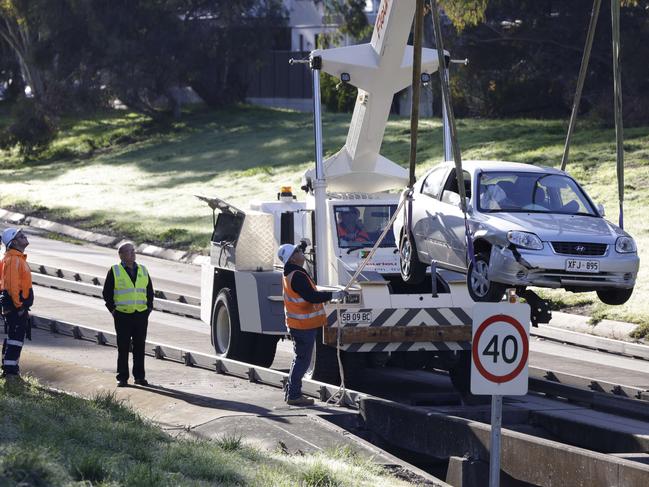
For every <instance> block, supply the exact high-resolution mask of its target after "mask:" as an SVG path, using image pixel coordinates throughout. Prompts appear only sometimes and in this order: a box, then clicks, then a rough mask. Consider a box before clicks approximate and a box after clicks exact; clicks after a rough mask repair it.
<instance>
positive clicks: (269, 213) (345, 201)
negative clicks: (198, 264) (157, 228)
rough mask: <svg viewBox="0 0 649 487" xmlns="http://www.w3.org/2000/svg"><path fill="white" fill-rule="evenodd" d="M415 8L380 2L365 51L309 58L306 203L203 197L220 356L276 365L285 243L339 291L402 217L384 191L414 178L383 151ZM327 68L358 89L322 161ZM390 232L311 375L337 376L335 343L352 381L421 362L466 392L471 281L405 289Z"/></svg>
mask: <svg viewBox="0 0 649 487" xmlns="http://www.w3.org/2000/svg"><path fill="white" fill-rule="evenodd" d="M415 5H416V0H399V1H394V0H382V2H381V5H380V8H379V13H378V15H377V18H376V22H375V26H374V31H373V35H372V38H371V41H370V42H369V43H367V44H360V45H355V46H348V47H340V48H334V49H326V50H320V49H318V50H315V51H313V52H312V53H311V56H310V67H311V69H312V74H313V87H314V90H313V91H314V125H315V147H316V166H315V168H314V169H311V170H308V171H307V172H306V173H305V174H304V177H303V189H304V190H305V191H306V198H305V201H304V202H301V201H297V200H296V199H295V198H294V196H293V194H292V192H291V190H290V189H289V188H283V190H282V192H280V193H279V194H278V200H277V201H270V202H251V204H250V208H249V209H247V210H241V209H239V208H236V207H234V206H232V205H230V204H229V203H227V202H225V201H223V200H220V199H218V198H203V199H204V200H205V201H206V202H207V203H208V204H209V206H210V207H211V208H212V210H213V212H214V214H213V217H214V218H213V223H214V231H213V234H212V238H211V248H210V262H209V263H207V264H204V265H203V268H202V277H201V319H202V320H203V321H204V322H205V323H207V324H209V325H210V327H211V336H212V342H213V344H214V347H215V350H216V352H217V354H219V355H221V356H225V357H227V358H232V359H236V360H241V361H246V362H251V363H255V364H257V365H261V366H266V367H267V366H270V365H271V363H272V362H273V359H274V356H275V350H276V345H277V342H278V340H279V338H280V337H283V336H284V335H285V334H286V327H285V321H284V310H283V298H282V284H281V276H282V270H281V265H280V263H279V261H278V260H277V257H276V251H277V248H278V246H279V245H281V244H283V243H299V242H300V241H301V240H302V239H304V240H303V242H304V245H305V246H309V249H308V251H307V255H308V256H310V259H309V260H310V264H311V265H310V270H311V272H312V273H313V275H314V277H315V279H316V282H317V284H318V287H320V288H323V289H330V290H335V289H341V288H342V287H344V286H346V285H348V284H349V283H350V279H351V276H352V275H353V274H354V273H355V271H356V270H357V269H358V267H359V265H361V262H362V261H363V259H365V257H367V255H368V253H369V251H370V249H372V247H373V246H374V244H375V243H376V241H377V238H378V237H379V235H380V234H382V233H383V230H385V227H386V226H387V225H388V223H389V221H390V218H391V216H392V214H393V213H394V212H395V211H396V209H397V205H398V203H399V193H395V192H389V190H391V189H394V188H403V187H404V186H405V185H406V184H407V182H408V172H407V170H406V169H404V168H402V167H401V166H399V165H398V164H396V163H394V162H392V161H390V160H389V159H387V158H386V157H384V156H382V155H381V154H380V152H379V151H380V147H381V142H382V140H383V135H384V131H385V126H386V123H387V120H388V116H389V111H390V105H391V102H392V99H393V96H394V94H395V93H397V92H398V91H400V90H402V89H404V88H406V87H408V86H409V85H410V84H411V82H412V70H413V48H412V46H408V45H407V41H408V36H409V33H410V30H411V25H412V22H413V17H414V13H415ZM421 59H422V61H421V71H422V73H424V74H426V75H428V76H430V74H431V73H434V72H435V71H437V68H438V52H437V51H436V50H433V49H423V50H422V57H421ZM321 71H324V72H326V73H328V74H330V75H333V76H335V77H338V78H340V79H341V81H342V82H345V83H349V84H351V85H353V86H355V87H357V88H358V96H357V99H356V104H355V108H354V112H353V115H352V119H351V124H350V128H349V133H348V136H347V140H346V143H345V145H344V146H343V147H342V148H341V149H340V150H339V151H338V152H337V153H336V154H335V155H333V156H331V157H330V158H328V159H326V160H324V161H323V156H322V128H321V107H320V83H319V79H320V72H321ZM217 211H218V212H219V214H218V215H216V212H217ZM350 215H351V216H350ZM345 219H347V220H348V221H351V220H353V223H354V224H356V225H358V224H359V222H360V221H362V226H359V228H362V238H361V239H360V240H359V239H358V238H356V239H351V240H350V239H347V238H345V236H346V235H344V234H343V233H344V232H341V230H340V227H341V225H343V220H345ZM391 234H392V232H387V235H388V236H387V238H386V239H385V240H383V241H382V242H381V244H380V246H379V247H378V248H377V249H376V251H375V253H374V254H373V255H372V256H371V259H369V260H368V262H367V263H366V264H365V267H364V269H363V271H362V272H361V273H360V275H359V276H358V278H357V282H355V283H353V286H352V287H351V289H350V294H349V296H348V297H347V298H346V300H345V302H344V303H340V304H339V305H338V306H339V309H336V307H335V305H331V304H328V305H326V306H325V310H326V312H327V315H328V325H329V326H328V327H326V328H324V329H323V331H322V336H321V339H320V340H318V343H317V346H316V349H315V351H314V354H313V360H312V364H311V367H310V369H309V371H308V372H307V375H308V376H310V377H311V378H313V379H316V380H321V381H325V382H329V381H333V382H335V381H337V380H339V378H338V365H337V363H336V355H335V354H336V347H340V349H341V350H342V359H343V363H344V364H345V374H346V375H347V376H348V377H349V375H352V374H353V373H354V372H358V371H360V370H362V368H363V366H364V365H365V364H366V363H368V359H370V358H371V359H372V360H371V362H373V363H377V362H379V363H385V361H386V360H387V359H396V360H397V361H399V362H401V363H403V362H404V361H405V362H412V361H414V362H419V361H421V360H422V359H423V360H424V361H425V362H427V363H428V364H429V365H432V366H435V367H442V368H447V369H449V370H450V371H451V378H452V379H453V380H454V383H455V384H456V387H458V388H460V389H463V390H464V391H466V390H468V363H469V362H468V353H467V351H468V350H470V340H471V313H472V307H473V301H472V300H471V298H470V296H469V294H468V292H467V289H466V286H465V280H464V277H463V276H461V275H455V274H453V273H450V272H447V271H434V272H433V273H432V275H431V277H430V279H427V280H426V281H425V282H424V283H423V284H421V285H419V286H417V287H413V286H408V285H405V284H404V283H403V282H402V281H401V277H400V272H399V256H398V249H397V246H396V244H395V242H394V240H393V237H392V235H391ZM390 239H392V240H390ZM339 318H340V319H339ZM339 328H340V329H339ZM415 358H416V359H415ZM413 359H415V360H413Z"/></svg>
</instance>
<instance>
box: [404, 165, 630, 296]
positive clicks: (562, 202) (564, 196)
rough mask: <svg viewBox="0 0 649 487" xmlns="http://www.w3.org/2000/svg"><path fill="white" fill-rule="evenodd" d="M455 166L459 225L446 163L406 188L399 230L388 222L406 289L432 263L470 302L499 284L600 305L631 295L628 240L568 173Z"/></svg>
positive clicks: (495, 292)
mask: <svg viewBox="0 0 649 487" xmlns="http://www.w3.org/2000/svg"><path fill="white" fill-rule="evenodd" d="M463 168H464V171H463V176H464V181H465V182H464V184H465V189H466V196H467V208H468V211H467V220H466V222H465V218H464V213H463V212H462V210H461V207H460V195H459V190H458V180H457V177H456V173H455V167H454V165H453V163H451V162H446V163H443V164H440V165H438V166H436V167H434V168H433V169H431V170H430V171H428V172H427V173H426V174H425V175H424V177H422V178H421V179H420V180H419V181H418V182H417V183H416V184H415V186H414V188H413V195H412V198H413V199H412V205H410V208H411V209H410V210H409V212H410V215H411V218H410V223H409V225H407V226H406V225H404V221H405V211H404V212H401V214H400V215H398V217H397V219H396V220H395V223H394V227H393V230H394V235H395V238H396V241H397V242H399V255H400V264H401V276H402V279H403V280H404V281H405V282H406V283H409V284H416V283H419V282H421V281H422V280H423V279H424V277H425V273H426V268H427V266H429V265H431V263H432V262H435V263H436V265H437V266H438V267H441V268H445V269H448V270H452V271H457V272H462V273H465V274H467V276H468V277H467V285H468V289H469V293H470V294H471V296H472V297H473V299H474V300H476V301H499V300H500V299H501V298H502V296H503V293H504V291H505V289H506V288H507V287H516V288H518V289H519V290H520V289H524V288H526V287H527V286H540V287H548V288H564V289H566V290H568V291H573V292H584V291H596V292H597V295H598V297H599V299H600V300H601V301H602V302H604V303H606V304H616V305H619V304H623V303H625V302H626V301H627V300H628V299H629V298H630V297H631V294H632V293H633V287H634V285H635V281H636V276H637V273H638V267H639V264H640V261H639V258H638V253H637V249H636V245H635V242H634V240H633V238H632V237H631V236H630V235H629V234H628V233H626V232H625V231H624V230H622V229H621V228H619V227H617V226H616V225H614V224H612V223H610V222H609V221H607V220H605V219H604V218H603V216H604V209H603V207H601V206H599V207H597V206H596V205H595V204H594V203H593V202H592V200H591V199H590V198H589V197H588V195H587V194H586V192H585V191H584V190H583V189H582V188H581V186H579V184H578V183H577V182H576V181H575V180H574V179H572V178H571V177H570V176H569V175H568V174H566V173H565V172H563V171H559V170H557V169H552V168H547V167H538V166H533V165H529V164H519V163H511V162H500V161H466V162H463ZM466 228H468V229H469V235H470V236H471V241H472V242H473V248H474V258H473V259H471V258H470V257H469V256H468V252H467V239H466Z"/></svg>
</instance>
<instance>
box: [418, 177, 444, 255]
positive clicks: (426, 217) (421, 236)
mask: <svg viewBox="0 0 649 487" xmlns="http://www.w3.org/2000/svg"><path fill="white" fill-rule="evenodd" d="M448 170H449V167H448V166H447V165H443V166H437V167H436V168H434V169H432V170H431V171H430V172H429V173H428V174H427V175H426V176H425V179H424V181H423V183H422V185H421V191H420V192H419V193H418V194H416V195H415V202H414V203H413V228H414V229H415V230H414V232H413V233H414V234H415V244H416V245H417V249H418V250H419V251H420V252H422V251H423V252H425V253H426V256H427V258H428V260H427V261H426V262H427V263H428V262H430V259H437V258H438V257H437V253H438V249H437V248H436V246H435V245H434V242H435V240H436V239H438V238H439V236H437V235H436V234H435V232H436V231H439V225H438V224H437V221H436V220H437V212H438V211H439V210H438V206H439V197H440V195H441V193H442V188H443V187H444V181H445V180H446V174H447V173H448Z"/></svg>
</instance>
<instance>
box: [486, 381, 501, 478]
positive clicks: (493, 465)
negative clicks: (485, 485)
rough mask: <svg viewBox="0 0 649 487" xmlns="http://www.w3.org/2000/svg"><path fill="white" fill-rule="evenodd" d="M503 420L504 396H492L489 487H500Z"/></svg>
mask: <svg viewBox="0 0 649 487" xmlns="http://www.w3.org/2000/svg"><path fill="white" fill-rule="evenodd" d="M502 419H503V396H501V395H498V394H494V395H493V396H491V448H490V449H489V451H490V455H489V487H499V486H500V426H501V424H502Z"/></svg>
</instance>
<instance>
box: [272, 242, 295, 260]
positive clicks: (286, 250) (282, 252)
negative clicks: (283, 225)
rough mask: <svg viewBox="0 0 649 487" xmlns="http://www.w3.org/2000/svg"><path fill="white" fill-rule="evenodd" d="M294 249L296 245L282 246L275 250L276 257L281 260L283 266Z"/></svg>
mask: <svg viewBox="0 0 649 487" xmlns="http://www.w3.org/2000/svg"><path fill="white" fill-rule="evenodd" d="M296 249H297V245H293V244H288V243H287V244H282V245H280V246H279V249H278V250H277V257H279V260H281V261H282V262H283V263H284V264H286V263H287V262H288V260H289V259H290V258H291V256H292V255H293V253H294V252H295V250H296Z"/></svg>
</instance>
